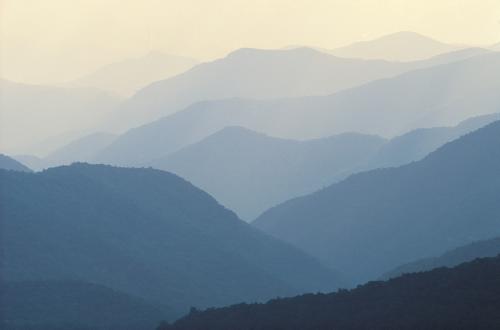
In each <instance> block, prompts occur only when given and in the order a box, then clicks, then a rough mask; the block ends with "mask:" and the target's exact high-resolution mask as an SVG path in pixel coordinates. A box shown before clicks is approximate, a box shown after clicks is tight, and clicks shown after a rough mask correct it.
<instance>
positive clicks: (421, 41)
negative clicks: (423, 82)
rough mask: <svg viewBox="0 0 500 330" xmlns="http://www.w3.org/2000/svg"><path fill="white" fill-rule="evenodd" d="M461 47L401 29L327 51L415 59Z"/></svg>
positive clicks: (396, 58) (355, 55) (390, 59)
mask: <svg viewBox="0 0 500 330" xmlns="http://www.w3.org/2000/svg"><path fill="white" fill-rule="evenodd" d="M461 48H464V47H460V46H456V45H449V44H445V43H443V42H440V41H437V40H434V39H432V38H429V37H426V36H423V35H421V34H418V33H415V32H409V31H403V32H397V33H393V34H389V35H386V36H383V37H381V38H378V39H374V40H369V41H361V42H356V43H354V44H351V45H349V46H346V47H341V48H337V49H334V50H331V51H329V52H330V53H331V54H333V55H336V56H341V57H350V58H362V59H384V60H388V61H416V60H423V59H426V58H430V57H433V56H436V55H440V54H444V53H448V52H452V51H456V50H459V49H461Z"/></svg>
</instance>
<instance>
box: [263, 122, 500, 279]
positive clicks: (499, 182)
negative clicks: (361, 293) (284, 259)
mask: <svg viewBox="0 0 500 330" xmlns="http://www.w3.org/2000/svg"><path fill="white" fill-rule="evenodd" d="M499 141H500V122H495V123H492V124H490V125H488V126H486V127H484V128H481V129H479V130H477V131H475V132H473V133H470V134H468V135H466V136H463V137H461V138H460V139H458V140H455V141H453V142H450V143H448V144H446V145H445V146H443V147H441V148H440V149H438V150H437V151H435V152H433V153H431V154H430V155H429V156H427V157H426V158H424V159H423V160H421V161H419V162H415V163H411V164H409V165H406V166H402V167H399V168H389V169H381V170H374V171H370V172H365V173H361V174H356V175H353V176H351V177H349V178H348V179H346V180H344V181H342V182H340V183H338V184H334V185H332V186H330V187H328V188H326V189H323V190H321V191H318V192H316V193H313V194H311V195H308V196H305V197H301V198H297V199H294V200H290V201H288V202H285V203H283V204H281V205H279V206H277V207H274V208H272V209H270V210H268V211H266V212H265V213H264V214H263V215H262V216H260V217H259V218H258V219H256V220H255V221H254V225H255V226H257V227H258V228H260V229H262V230H264V231H265V232H267V233H269V234H271V235H273V236H275V237H278V238H280V239H282V240H284V241H287V242H290V243H292V244H294V245H296V246H297V247H300V248H302V249H303V250H305V251H307V252H309V253H310V254H312V255H314V256H316V257H318V258H320V259H321V260H323V261H325V262H327V263H328V264H330V265H335V267H337V268H338V269H340V270H342V271H344V272H346V273H347V274H348V275H349V276H351V278H352V279H354V280H358V281H365V280H368V279H373V278H377V277H378V276H381V275H382V274H383V273H385V272H387V271H389V270H391V269H393V268H394V267H397V266H399V265H401V264H403V263H407V262H409V261H411V260H416V259H419V258H423V257H428V256H435V255H439V254H441V253H444V252H445V251H447V250H449V249H452V248H455V247H458V246H461V245H464V244H467V243H470V242H472V241H477V240H482V239H487V238H491V237H494V236H498V235H500V222H499V220H498V219H499V217H500V204H499V203H498V196H499V194H500V148H498V143H499Z"/></svg>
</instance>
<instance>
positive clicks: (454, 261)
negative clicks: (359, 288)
mask: <svg viewBox="0 0 500 330" xmlns="http://www.w3.org/2000/svg"><path fill="white" fill-rule="evenodd" d="M499 254H500V237H497V238H492V239H489V240H484V241H477V242H473V243H471V244H467V245H464V246H461V247H458V248H456V249H454V250H451V251H448V252H446V253H444V254H442V255H440V256H438V257H434V258H425V259H419V260H416V261H414V262H410V263H407V264H404V265H401V266H399V267H397V268H395V269H394V270H392V271H390V272H387V273H385V274H384V275H383V276H382V278H383V279H389V278H394V277H397V276H401V275H403V274H408V273H416V272H424V271H428V270H431V269H434V268H438V267H454V266H456V265H459V264H461V263H464V262H468V261H471V260H474V259H476V258H485V257H495V256H497V255H499Z"/></svg>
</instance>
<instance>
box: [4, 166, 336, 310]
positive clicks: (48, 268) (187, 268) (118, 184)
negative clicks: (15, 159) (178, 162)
mask: <svg viewBox="0 0 500 330" xmlns="http://www.w3.org/2000/svg"><path fill="white" fill-rule="evenodd" d="M0 181H1V182H2V185H1V187H0V193H1V194H0V200H1V201H2V207H1V209H0V212H1V217H0V220H1V223H0V225H1V227H2V246H1V248H2V252H3V256H2V258H3V259H2V262H3V265H2V266H3V268H2V276H3V277H4V279H5V280H16V281H21V280H45V279H55V280H57V279H79V280H82V281H88V282H92V283H97V284H101V285H105V286H107V287H110V288H112V289H114V290H118V291H122V292H124V293H127V294H130V295H134V296H138V297H141V298H143V299H145V300H146V301H148V302H149V303H151V304H155V305H157V306H160V307H164V306H168V307H169V308H172V309H173V310H174V312H175V313H176V314H177V315H179V314H181V313H184V312H186V311H187V310H188V308H189V306H199V307H202V306H211V305H219V306H220V305H226V304H229V303H235V302H238V301H243V300H245V301H255V300H262V299H268V298H271V297H274V296H283V295H290V294H294V293H297V292H305V291H316V290H325V289H328V288H332V287H336V286H338V285H339V284H340V281H339V280H338V277H337V276H336V275H335V274H333V273H332V272H331V271H330V270H328V269H326V268H325V267H323V266H322V265H320V264H319V263H318V262H317V261H315V260H314V259H312V258H311V257H309V256H307V255H305V254H304V253H302V252H300V251H299V250H297V249H295V248H293V247H291V246H289V245H288V244H285V243H282V242H280V241H278V240H275V239H273V238H271V237H269V236H267V235H265V234H263V233H261V232H260V231H258V230H257V229H255V228H253V227H252V226H250V225H248V224H246V223H244V222H243V221H241V220H239V219H238V218H237V217H236V215H235V214H234V213H232V212H231V211H229V210H226V209H224V208H223V207H221V206H220V205H219V204H217V202H216V201H215V200H214V199H213V198H212V197H210V195H208V194H206V193H205V192H203V191H201V190H199V189H198V188H196V187H194V186H192V185H191V184H189V183H188V182H186V181H184V180H183V179H181V178H179V177H177V176H175V175H173V174H170V173H167V172H163V171H159V170H153V169H126V168H113V167H109V166H103V165H86V164H74V165H71V166H63V167H57V168H51V169H49V170H45V171H43V172H38V173H34V174H26V173H22V172H14V171H0Z"/></svg>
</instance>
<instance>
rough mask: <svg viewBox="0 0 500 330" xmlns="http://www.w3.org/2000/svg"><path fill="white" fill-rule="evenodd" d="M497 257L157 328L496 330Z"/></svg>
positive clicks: (499, 304) (213, 312)
mask: <svg viewBox="0 0 500 330" xmlns="http://www.w3.org/2000/svg"><path fill="white" fill-rule="evenodd" d="M499 311H500V255H499V256H497V257H495V258H484V259H476V260H475V261H472V262H469V263H465V264H462V265H459V266H457V267H455V268H438V269H435V270H432V271H429V272H425V273H415V274H408V275H404V276H402V277H398V278H396V279H392V280H389V281H387V282H370V283H368V284H365V285H362V286H359V287H357V288H356V289H353V290H350V291H348V290H340V291H338V292H336V293H331V294H306V295H302V296H298V297H294V298H287V299H275V300H271V301H269V302H268V303H266V304H240V305H233V306H230V307H226V308H219V309H209V310H206V311H203V312H200V311H196V310H192V311H191V313H190V314H189V315H188V316H186V317H184V318H182V319H180V320H178V321H177V322H175V323H174V324H173V325H168V324H162V325H160V326H159V328H158V329H159V330H185V329H189V330H205V329H206V330H208V329H210V330H219V329H220V330H222V329H224V330H226V329H238V330H247V329H248V330H250V329H251V330H267V329H269V330H270V329H272V330H281V329H283V330H284V329H287V330H294V329H297V330H298V329H300V330H309V329H310V330H312V329H314V330H322V329H349V330H355V329H371V330H373V329H384V330H387V329H398V330H401V329H453V330H457V329H500V313H499Z"/></svg>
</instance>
